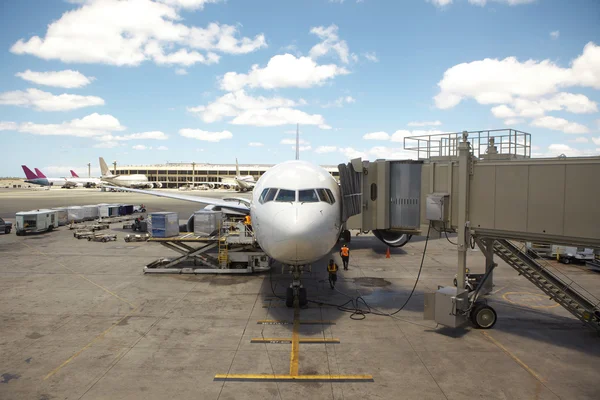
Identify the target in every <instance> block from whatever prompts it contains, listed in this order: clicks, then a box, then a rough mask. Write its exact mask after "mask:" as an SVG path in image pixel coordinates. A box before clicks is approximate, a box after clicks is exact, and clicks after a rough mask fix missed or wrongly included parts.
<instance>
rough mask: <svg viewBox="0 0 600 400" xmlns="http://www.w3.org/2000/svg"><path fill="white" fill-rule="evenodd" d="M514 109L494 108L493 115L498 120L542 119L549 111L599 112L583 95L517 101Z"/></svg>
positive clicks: (560, 95)
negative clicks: (514, 118)
mask: <svg viewBox="0 0 600 400" xmlns="http://www.w3.org/2000/svg"><path fill="white" fill-rule="evenodd" d="M512 106H513V107H512V108H511V107H509V106H507V105H506V104H502V105H500V106H496V107H492V114H494V116H495V117H497V118H511V117H517V116H518V117H529V118H535V117H541V116H543V115H544V114H545V113H546V112H547V111H561V110H565V111H568V112H571V113H575V114H589V113H595V112H598V105H597V104H596V102H594V101H592V100H590V99H589V98H587V97H586V96H584V95H582V94H573V93H564V92H563V93H557V94H555V95H553V96H550V97H545V98H541V99H539V100H529V99H524V98H518V99H515V100H514V101H513V103H512Z"/></svg>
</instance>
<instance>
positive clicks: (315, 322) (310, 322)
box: [256, 319, 335, 325]
mask: <svg viewBox="0 0 600 400" xmlns="http://www.w3.org/2000/svg"><path fill="white" fill-rule="evenodd" d="M256 323H257V324H259V325H292V324H293V323H294V321H281V320H277V319H261V320H258V321H256ZM300 325H335V322H333V321H319V320H304V321H300Z"/></svg>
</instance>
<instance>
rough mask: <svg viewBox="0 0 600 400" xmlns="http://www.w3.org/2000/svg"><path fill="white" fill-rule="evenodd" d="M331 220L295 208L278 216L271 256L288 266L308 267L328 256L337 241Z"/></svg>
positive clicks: (276, 216)
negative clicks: (302, 265) (307, 264)
mask: <svg viewBox="0 0 600 400" xmlns="http://www.w3.org/2000/svg"><path fill="white" fill-rule="evenodd" d="M330 225H333V224H332V223H331V221H327V220H326V218H325V217H324V216H323V214H322V213H321V212H320V210H318V209H316V208H312V209H310V208H309V207H308V206H307V207H303V206H296V207H294V208H292V209H290V210H282V211H280V212H279V213H277V214H275V215H274V217H273V220H272V221H271V226H272V241H273V245H272V246H270V247H271V248H270V249H265V250H266V251H267V252H268V253H269V255H270V256H271V257H273V258H275V259H277V260H279V261H282V262H285V263H288V264H306V263H311V262H313V261H316V260H318V259H320V258H321V257H323V256H324V255H326V254H327V253H328V252H329V251H330V250H331V247H332V246H333V244H334V243H335V240H336V239H337V238H336V237H335V233H334V232H335V231H334V229H333V228H334V227H333V226H330Z"/></svg>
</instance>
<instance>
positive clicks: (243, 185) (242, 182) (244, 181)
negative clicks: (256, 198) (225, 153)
mask: <svg viewBox="0 0 600 400" xmlns="http://www.w3.org/2000/svg"><path fill="white" fill-rule="evenodd" d="M235 181H236V183H237V185H238V186H239V187H240V189H244V190H250V189H254V187H255V186H256V182H255V181H254V177H253V176H252V175H248V176H236V177H235Z"/></svg>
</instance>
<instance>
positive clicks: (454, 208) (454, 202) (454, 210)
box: [450, 163, 458, 226]
mask: <svg viewBox="0 0 600 400" xmlns="http://www.w3.org/2000/svg"><path fill="white" fill-rule="evenodd" d="M450 201H451V214H452V215H450V221H451V223H452V226H456V225H458V163H454V166H453V168H452V194H451V195H450Z"/></svg>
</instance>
